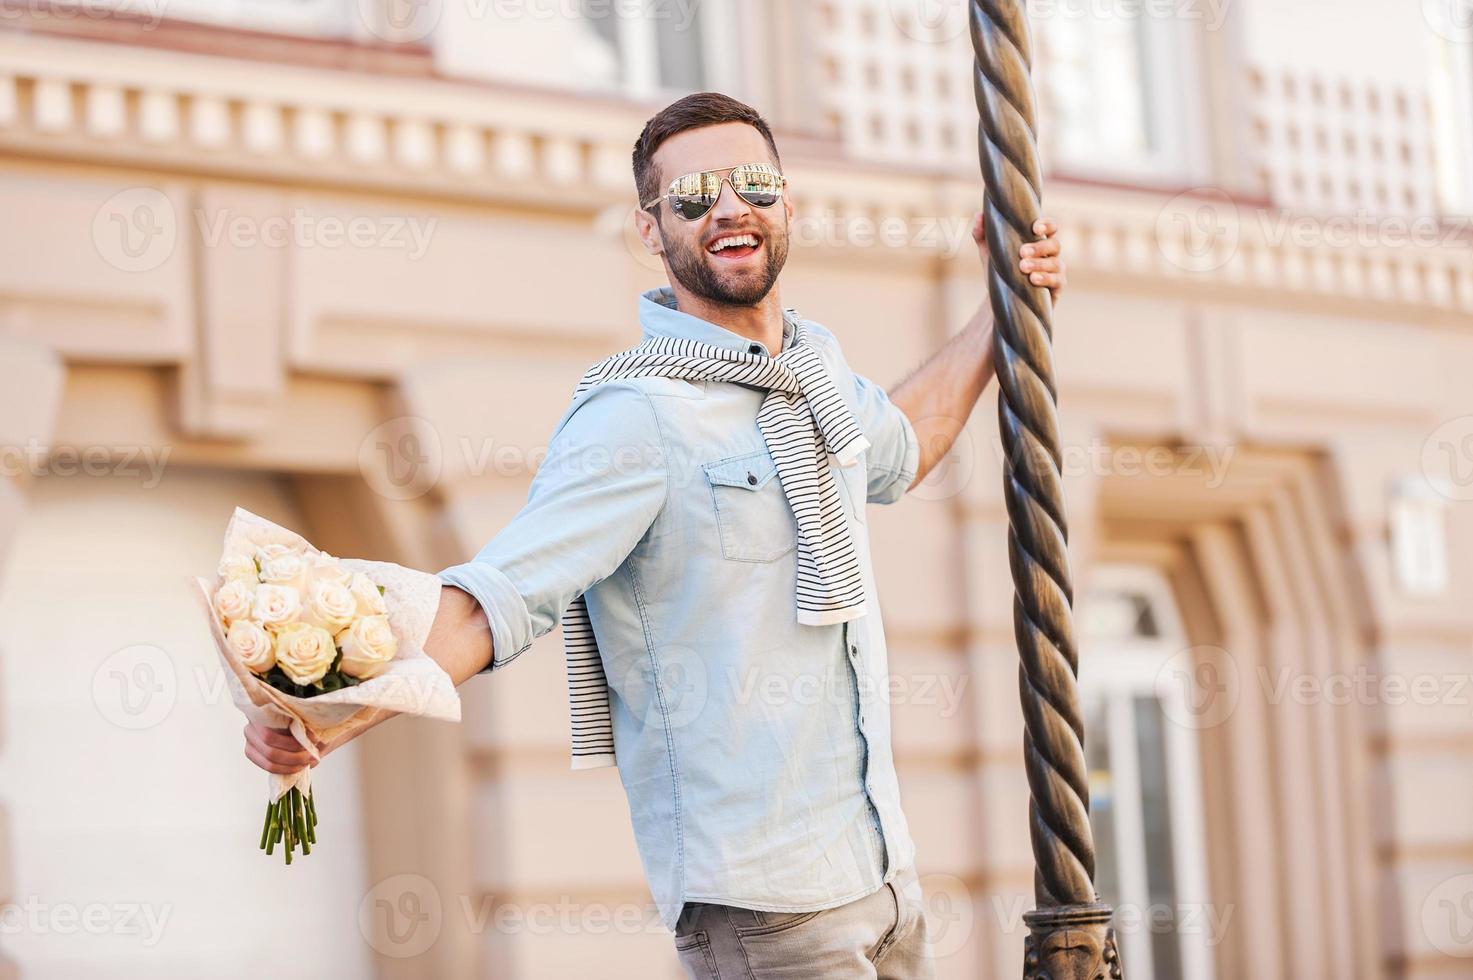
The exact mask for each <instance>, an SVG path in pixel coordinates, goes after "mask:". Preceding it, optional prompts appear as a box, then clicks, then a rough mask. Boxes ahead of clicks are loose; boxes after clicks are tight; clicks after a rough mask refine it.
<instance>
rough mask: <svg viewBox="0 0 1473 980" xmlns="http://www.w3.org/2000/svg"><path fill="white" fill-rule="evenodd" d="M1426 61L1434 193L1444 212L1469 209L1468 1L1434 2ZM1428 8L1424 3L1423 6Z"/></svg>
mask: <svg viewBox="0 0 1473 980" xmlns="http://www.w3.org/2000/svg"><path fill="white" fill-rule="evenodd" d="M1438 8H1439V9H1440V11H1441V14H1442V16H1441V18H1439V19H1437V20H1436V21H1434V27H1435V28H1436V29H1437V32H1438V33H1439V34H1440V35H1442V37H1441V43H1439V44H1438V46H1437V49H1436V52H1435V55H1434V57H1433V64H1432V75H1433V78H1432V107H1433V119H1434V126H1435V130H1436V132H1435V139H1434V140H1433V147H1434V150H1435V152H1436V154H1437V172H1438V173H1437V176H1438V198H1439V200H1440V202H1441V205H1442V211H1443V213H1444V214H1456V215H1468V214H1473V0H1448V2H1447V3H1444V4H1440V5H1438ZM1429 9H1430V8H1429Z"/></svg>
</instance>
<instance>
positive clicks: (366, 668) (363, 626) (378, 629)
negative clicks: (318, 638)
mask: <svg viewBox="0 0 1473 980" xmlns="http://www.w3.org/2000/svg"><path fill="white" fill-rule="evenodd" d="M337 641H338V645H339V646H340V647H342V648H343V660H342V663H340V664H338V669H339V670H341V671H342V672H343V673H345V674H347V675H348V676H350V677H356V678H358V679H359V680H361V681H366V680H368V679H369V678H370V677H377V676H378V675H379V674H381V673H383V671H384V668H385V667H387V666H388V665H389V661H390V660H393V659H394V654H395V653H397V652H398V649H399V642H398V641H397V640H395V639H394V631H393V630H392V629H390V628H389V618H388V617H387V616H365V617H363V618H362V619H359V620H355V621H354V623H353V625H352V626H349V627H348V628H347V629H345V630H343V631H342V632H341V633H339V634H338V635H337Z"/></svg>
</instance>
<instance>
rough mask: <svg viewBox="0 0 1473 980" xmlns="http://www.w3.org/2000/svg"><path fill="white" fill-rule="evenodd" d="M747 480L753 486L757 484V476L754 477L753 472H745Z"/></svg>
mask: <svg viewBox="0 0 1473 980" xmlns="http://www.w3.org/2000/svg"><path fill="white" fill-rule="evenodd" d="M747 482H748V483H750V484H751V485H752V486H754V487H755V486H756V485H757V477H756V475H755V474H752V473H748V474H747Z"/></svg>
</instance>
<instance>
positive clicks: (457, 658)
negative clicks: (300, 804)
mask: <svg viewBox="0 0 1473 980" xmlns="http://www.w3.org/2000/svg"><path fill="white" fill-rule="evenodd" d="M492 646H493V644H492V642H491V628H490V626H489V625H488V624H487V622H486V612H485V610H484V609H482V608H481V604H480V603H479V602H477V601H476V600H475V599H474V598H472V597H471V596H470V595H469V594H467V593H465V592H463V591H461V590H460V589H457V588H456V587H455V586H453V585H444V586H441V587H440V607H439V609H437V610H436V611H435V621H434V623H432V624H431V626H430V635H429V636H428V637H427V638H426V639H425V653H427V654H429V655H430V658H431V659H432V660H434V661H435V663H437V664H439V665H440V666H441V667H442V668H443V669H444V671H445V673H447V674H449V675H450V679H451V680H452V681H454V682H455V686H456V687H459V686H460V685H461V684H462V683H464V682H465V681H467V680H469V679H470V678H472V677H474V676H476V674H478V673H480V672H481V671H482V670H483V669H484V668H485V667H486V665H487V664H489V663H490V662H491V654H492ZM394 715H395V712H393V711H388V710H386V709H377V710H374V711H372V712H368V713H366V714H365V715H364V716H363V717H362V718H360V719H358V720H357V721H356V722H355V723H354V724H353V725H352V727H350V728H349V729H347V730H346V731H345V732H343V734H342V735H340V736H338V737H337V738H336V739H334V740H333V741H332V742H331V743H330V744H329V745H328V746H327V751H329V752H330V751H332V750H333V749H335V748H337V747H338V746H339V745H342V744H344V743H345V742H350V741H352V740H353V739H355V738H357V737H358V736H359V735H362V734H363V733H364V732H366V731H368V730H369V729H370V728H372V727H374V726H375V725H377V724H379V723H380V722H383V721H387V720H388V719H390V718H392V717H394Z"/></svg>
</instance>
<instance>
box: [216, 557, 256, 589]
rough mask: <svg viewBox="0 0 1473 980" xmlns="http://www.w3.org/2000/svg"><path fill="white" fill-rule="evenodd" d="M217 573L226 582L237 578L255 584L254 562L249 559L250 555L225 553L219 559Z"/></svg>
mask: <svg viewBox="0 0 1473 980" xmlns="http://www.w3.org/2000/svg"><path fill="white" fill-rule="evenodd" d="M218 573H219V575H220V577H221V578H222V579H224V580H225V581H227V582H233V581H236V580H237V579H238V580H240V581H242V582H249V583H251V584H252V585H255V584H256V563H255V562H254V561H252V560H251V556H250V555H241V554H235V555H226V556H225V557H224V558H221V559H220V568H219V570H218Z"/></svg>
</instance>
